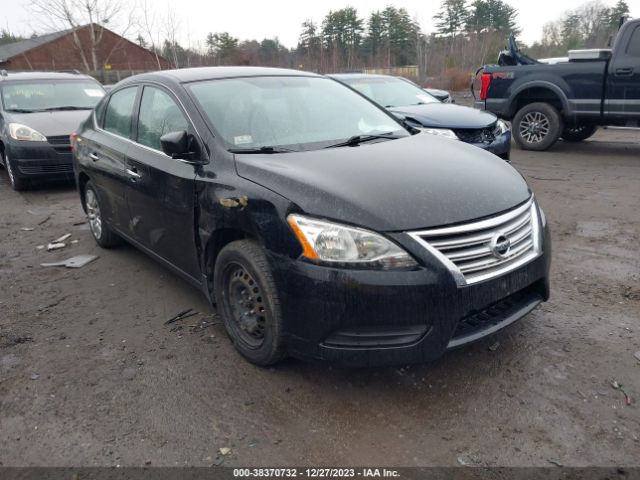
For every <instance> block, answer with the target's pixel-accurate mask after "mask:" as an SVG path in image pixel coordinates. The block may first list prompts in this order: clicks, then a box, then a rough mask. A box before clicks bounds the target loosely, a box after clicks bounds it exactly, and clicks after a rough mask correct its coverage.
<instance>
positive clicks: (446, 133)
mask: <svg viewBox="0 0 640 480" xmlns="http://www.w3.org/2000/svg"><path fill="white" fill-rule="evenodd" d="M420 130H422V131H423V132H424V133H429V134H431V135H439V136H441V137H446V138H451V139H452V140H459V139H458V136H457V135H456V134H455V133H454V132H453V130H449V129H448V128H421V129H420Z"/></svg>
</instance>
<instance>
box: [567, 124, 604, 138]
mask: <svg viewBox="0 0 640 480" xmlns="http://www.w3.org/2000/svg"><path fill="white" fill-rule="evenodd" d="M597 130H598V126H597V125H589V124H588V123H587V124H581V125H571V126H569V125H565V127H564V130H562V135H560V138H562V139H563V140H564V141H565V142H582V141H583V140H586V139H587V138H589V137H590V136H592V135H593V134H594V133H596V131H597Z"/></svg>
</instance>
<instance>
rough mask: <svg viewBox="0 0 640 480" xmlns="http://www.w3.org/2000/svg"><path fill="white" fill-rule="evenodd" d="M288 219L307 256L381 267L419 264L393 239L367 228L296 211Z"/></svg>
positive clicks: (362, 266)
mask: <svg viewBox="0 0 640 480" xmlns="http://www.w3.org/2000/svg"><path fill="white" fill-rule="evenodd" d="M287 222H288V223H289V225H290V226H291V229H292V230H293V232H294V233H295V235H296V237H297V238H298V241H299V242H300V244H301V245H302V249H303V251H302V256H303V257H306V258H308V259H309V260H315V261H320V262H327V263H333V264H343V265H344V266H350V267H358V268H380V269H383V270H390V269H395V268H402V269H406V268H412V267H415V266H417V265H418V264H417V263H416V261H415V260H414V259H413V258H412V257H411V256H410V255H409V254H408V253H407V252H405V251H404V250H402V249H401V248H400V247H398V246H397V245H396V244H395V243H393V242H391V241H389V240H387V239H386V238H384V237H383V236H382V235H378V234H377V233H374V232H370V231H368V230H364V229H361V228H354V227H348V226H346V225H340V224H338V223H333V222H327V221H325V220H316V219H313V218H308V217H303V216H302V215H295V214H292V215H289V216H288V217H287Z"/></svg>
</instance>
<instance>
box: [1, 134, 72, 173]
mask: <svg viewBox="0 0 640 480" xmlns="http://www.w3.org/2000/svg"><path fill="white" fill-rule="evenodd" d="M6 148H7V153H8V155H9V156H10V158H11V163H12V165H13V166H14V170H15V172H16V173H17V174H18V175H20V176H22V177H27V178H43V179H61V178H68V179H72V178H73V164H72V158H71V146H70V145H69V144H68V143H66V144H65V143H56V144H51V143H49V142H29V141H10V142H7V145H6Z"/></svg>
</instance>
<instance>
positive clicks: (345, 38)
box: [0, 0, 629, 88]
mask: <svg viewBox="0 0 640 480" xmlns="http://www.w3.org/2000/svg"><path fill="white" fill-rule="evenodd" d="M127 1H128V0H101V1H100V2H95V0H32V5H33V8H34V10H33V14H34V17H35V18H41V19H42V20H43V21H44V22H45V23H43V25H46V27H47V29H48V30H50V31H51V30H54V29H56V28H57V29H59V30H62V29H66V28H74V27H75V26H77V25H82V24H86V23H91V22H93V21H95V20H94V19H96V18H100V19H102V21H103V22H104V24H105V25H108V27H109V28H111V29H112V30H114V31H116V33H119V34H121V35H123V36H127V37H129V38H133V39H134V40H135V41H136V42H137V43H138V44H139V45H140V46H142V47H145V48H148V49H150V50H151V51H153V52H155V54H156V58H157V60H158V68H160V66H161V62H160V60H159V57H160V56H162V57H164V58H165V59H167V60H168V61H169V63H170V64H171V66H172V67H174V68H183V67H194V66H206V65H261V66H276V67H287V68H299V69H304V70H310V71H316V72H320V73H329V72H344V71H360V70H363V69H365V68H378V69H380V68H382V69H384V68H392V67H399V66H406V65H414V66H416V68H415V71H416V72H417V76H418V78H416V80H418V81H421V82H423V83H425V82H428V83H430V84H433V85H437V86H442V87H445V88H459V87H460V86H462V85H466V84H467V83H468V79H469V74H470V73H471V72H473V71H474V70H475V68H476V67H478V66H480V65H483V64H486V63H491V62H494V61H495V60H496V58H497V55H498V53H499V51H500V50H501V49H502V48H504V45H505V40H506V38H507V36H508V34H509V33H510V32H513V33H515V34H516V35H517V34H518V33H520V31H521V28H520V26H519V24H518V11H517V9H516V8H514V7H513V6H512V5H510V4H509V3H508V1H507V0H442V2H441V4H440V7H439V9H438V11H437V12H434V16H433V19H434V21H435V31H433V32H430V33H425V32H424V31H423V29H422V28H421V26H420V24H419V23H418V21H417V20H416V19H415V18H412V17H411V16H410V15H409V13H408V12H407V10H406V9H404V8H397V7H395V6H393V5H389V6H387V7H386V8H384V9H382V10H376V11H373V12H371V13H370V14H369V15H368V16H367V17H363V16H361V15H360V14H359V13H358V11H357V9H355V8H354V7H345V8H341V9H338V10H331V11H329V12H328V13H327V14H326V15H325V16H324V18H322V19H321V20H320V21H317V20H315V19H306V20H305V21H304V22H302V24H301V26H300V34H299V39H298V42H297V45H295V46H294V47H293V48H288V47H287V46H285V45H283V44H282V43H281V42H280V40H279V39H278V38H277V37H274V38H265V39H262V40H257V39H240V38H236V37H234V36H232V35H231V34H230V33H229V32H210V33H208V34H207V35H206V37H205V38H192V37H191V34H190V32H189V29H188V28H185V27H184V25H183V24H182V22H181V19H180V18H178V17H177V16H176V15H175V13H172V12H171V11H170V12H169V13H167V14H166V15H164V16H162V15H159V14H158V12H157V10H156V9H155V8H154V5H153V3H152V2H151V3H147V2H148V1H149V0H136V1H137V2H138V4H137V5H136V8H134V9H133V13H132V12H131V9H130V8H129V7H130V5H129V4H128V3H127ZM628 14H629V6H628V4H627V3H626V0H617V3H616V4H615V5H614V6H613V7H607V6H606V5H604V4H603V3H602V1H601V0H589V1H588V2H587V3H585V4H583V5H582V6H580V7H579V8H577V9H576V10H572V11H567V12H565V13H564V14H562V15H561V16H560V18H558V19H557V20H554V21H551V22H549V23H547V24H546V25H545V26H544V29H543V34H542V37H541V39H540V40H539V41H537V42H535V43H534V44H533V45H531V46H530V47H529V48H528V49H527V46H525V45H521V47H523V49H525V50H528V52H529V53H530V54H531V55H532V56H534V57H549V56H563V55H566V51H567V50H568V49H572V48H591V47H596V46H600V47H603V46H605V45H606V44H607V42H608V40H609V38H610V37H611V36H612V35H613V34H615V31H616V30H617V27H618V23H619V19H620V17H622V16H626V15H628ZM19 39H20V37H18V36H16V35H13V34H12V33H10V32H9V31H6V30H3V31H2V32H0V44H2V43H9V42H11V41H16V40H19ZM94 63H95V62H94Z"/></svg>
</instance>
